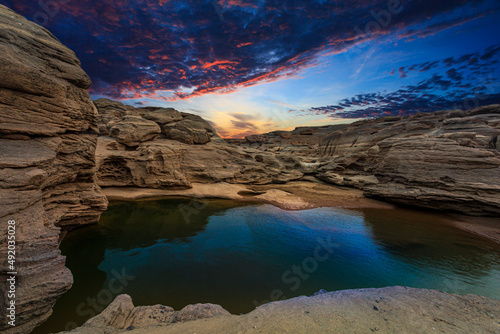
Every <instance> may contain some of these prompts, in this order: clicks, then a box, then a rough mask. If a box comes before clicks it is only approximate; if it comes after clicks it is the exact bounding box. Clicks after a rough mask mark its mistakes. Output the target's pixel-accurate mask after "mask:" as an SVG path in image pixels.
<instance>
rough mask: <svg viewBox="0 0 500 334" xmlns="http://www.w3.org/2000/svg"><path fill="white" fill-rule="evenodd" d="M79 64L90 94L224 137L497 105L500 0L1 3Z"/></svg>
mask: <svg viewBox="0 0 500 334" xmlns="http://www.w3.org/2000/svg"><path fill="white" fill-rule="evenodd" d="M0 4H3V5H6V6H7V7H9V8H11V9H14V10H15V11H17V12H18V13H20V14H22V15H24V16H26V17H27V18H28V19H30V20H32V21H34V22H36V23H38V24H40V25H42V26H44V27H46V28H47V29H49V30H50V31H51V32H52V33H53V34H54V35H55V36H56V37H57V38H58V39H59V40H60V41H61V42H62V43H64V44H65V45H67V46H68V47H69V48H71V49H72V50H73V51H75V53H76V55H77V56H78V58H79V59H80V60H81V62H82V67H83V69H84V70H85V71H86V72H87V73H88V74H89V76H90V77H91V79H92V81H93V86H92V88H91V89H90V94H91V96H92V98H94V99H96V98H100V97H106V98H111V99H115V100H120V101H122V102H123V103H126V104H129V105H133V106H135V107H143V106H164V107H174V108H176V109H178V110H180V111H183V112H189V113H194V114H197V115H200V116H202V117H203V118H205V119H206V120H208V121H210V122H211V124H212V125H214V126H215V128H216V129H217V131H218V132H219V134H220V135H221V136H223V137H233V138H240V137H244V136H247V135H251V134H256V133H265V132H269V131H273V130H278V129H284V130H290V129H293V128H295V127H297V126H310V125H315V126H320V125H328V124H338V123H349V122H353V121H356V120H359V119H363V118H374V117H381V116H390V115H399V116H403V115H410V114H414V113H416V112H434V111H436V110H442V109H457V108H458V109H472V108H475V107H477V106H480V105H486V104H491V103H500V1H498V0H476V1H471V0H467V1H466V0H432V1H428V0H425V1H424V0H351V1H343V0H330V1H328V0H307V1H306V0H252V1H250V0H182V1H181V0H99V1H90V0H89V1H81V0H39V1H32V0H0Z"/></svg>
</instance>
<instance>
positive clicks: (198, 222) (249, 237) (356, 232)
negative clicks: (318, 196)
mask: <svg viewBox="0 0 500 334" xmlns="http://www.w3.org/2000/svg"><path fill="white" fill-rule="evenodd" d="M205 203H206V204H207V205H205V206H204V207H200V205H198V203H197V202H192V201H191V200H189V199H169V200H160V201H144V202H134V203H113V204H112V205H110V207H109V210H108V211H107V212H105V213H104V214H103V216H102V218H101V221H100V223H99V225H97V226H91V227H86V228H82V229H79V230H76V231H74V232H71V233H69V234H68V235H67V236H66V238H65V239H64V241H63V242H62V244H61V250H62V252H63V254H64V255H66V256H67V266H68V267H69V268H70V269H71V271H72V272H73V275H74V280H75V282H74V285H73V287H72V288H71V289H70V290H69V291H68V292H67V293H66V294H64V295H63V296H62V297H61V298H60V299H59V300H58V302H57V304H56V306H55V308H54V314H53V315H52V317H51V318H50V319H49V320H48V321H47V322H46V323H45V324H44V325H43V326H41V327H39V328H38V329H37V330H36V331H35V333H49V332H58V331H62V330H65V329H69V328H71V327H74V326H76V325H81V324H82V323H83V322H85V321H86V320H87V319H88V318H89V317H91V316H92V315H94V314H95V313H96V312H100V311H101V310H102V309H103V308H104V307H105V306H106V305H107V304H108V303H109V302H110V301H111V300H112V298H114V296H116V295H117V294H120V293H127V294H129V295H131V296H132V298H133V300H134V304H135V305H153V304H163V305H168V306H172V307H174V308H175V309H177V310H178V309H180V308H182V307H184V306H186V305H188V304H192V303H199V302H210V303H215V304H220V305H222V306H223V307H224V308H225V309H227V310H228V311H230V312H232V313H235V314H239V313H246V312H249V311H251V310H253V309H254V308H255V306H256V305H259V304H261V303H263V302H267V301H269V300H270V299H272V298H277V297H280V296H281V298H291V297H295V296H299V295H311V294H313V293H315V292H316V291H318V290H320V289H325V290H328V291H333V290H341V289H351V288H367V287H384V286H389V285H404V286H412V287H419V288H432V289H439V290H444V291H447V292H453V293H458V294H465V293H474V294H480V295H484V296H488V297H491V298H496V299H500V248H499V247H498V246H497V245H496V244H494V243H491V242H489V241H488V240H485V239H482V238H479V237H475V236H474V235H471V234H468V233H465V232H462V231H460V230H457V229H454V228H453V227H450V226H447V225H446V224H444V223H443V222H442V218H441V216H439V215H436V214H430V213H422V212H417V211H411V210H404V209H397V210H376V209H371V210H362V211H347V210H339V209H334V208H320V209H314V210H306V211H284V210H281V209H279V208H276V207H273V206H271V205H242V204H241V203H236V202H233V201H225V200H210V201H206V202H205Z"/></svg>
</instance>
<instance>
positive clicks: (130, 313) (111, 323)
mask: <svg viewBox="0 0 500 334" xmlns="http://www.w3.org/2000/svg"><path fill="white" fill-rule="evenodd" d="M229 315H231V314H230V313H229V312H228V311H226V310H224V309H223V308H222V307H221V306H220V305H215V304H196V305H188V306H186V307H184V308H183V309H182V310H180V311H174V309H173V308H171V307H168V306H163V305H154V306H137V307H135V306H134V304H133V302H132V298H130V296H129V295H119V296H117V297H116V298H115V300H114V301H113V302H112V303H111V304H109V305H108V307H107V308H106V309H105V310H104V311H102V313H100V314H99V315H97V316H95V317H93V318H91V319H90V320H88V321H87V322H86V323H85V324H84V325H83V326H82V328H84V329H85V330H88V331H90V332H91V331H94V330H95V331H100V330H102V329H106V330H108V331H114V330H117V329H127V330H132V329H134V328H141V327H147V326H154V325H168V324H173V323H178V322H186V321H193V320H198V319H206V318H211V317H218V316H229Z"/></svg>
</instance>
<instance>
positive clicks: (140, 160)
mask: <svg viewBox="0 0 500 334" xmlns="http://www.w3.org/2000/svg"><path fill="white" fill-rule="evenodd" d="M95 105H96V106H97V108H98V110H99V115H100V116H99V119H100V120H101V122H103V123H104V122H107V124H102V123H101V124H100V127H101V128H107V129H108V128H109V129H110V130H111V131H110V132H108V134H109V135H108V136H101V137H99V144H98V148H97V165H98V180H99V184H100V185H101V186H106V187H110V186H115V187H123V186H128V187H131V186H136V187H144V188H157V189H164V188H179V187H181V188H189V187H191V184H192V183H217V182H228V183H239V184H266V183H286V182H289V181H291V180H297V179H300V178H301V177H302V176H303V175H304V173H303V170H302V169H303V167H301V162H300V161H299V160H298V159H296V158H295V157H293V156H292V155H290V154H274V153H271V152H263V151H261V150H258V149H252V148H243V147H237V146H234V145H229V144H228V143H226V142H225V141H224V140H222V139H221V138H220V137H219V136H218V135H217V133H216V131H215V130H214V129H213V128H212V126H211V125H210V124H209V123H208V122H206V121H205V120H203V119H202V118H201V117H199V116H196V115H191V114H187V113H179V112H177V111H176V110H175V109H165V108H133V107H130V106H125V105H123V104H121V103H118V102H112V101H109V100H103V99H100V100H96V101H95ZM110 115H112V117H110ZM132 115H136V116H132ZM132 117H133V122H135V123H136V124H139V123H141V124H142V123H143V122H151V123H154V124H157V126H159V127H161V129H162V131H161V132H162V135H160V136H158V137H156V138H153V139H148V138H145V137H143V140H136V141H128V142H125V141H124V140H122V139H121V137H119V136H118V135H117V134H116V132H114V131H113V129H115V128H116V127H117V126H118V125H120V124H123V123H124V122H129V120H130V119H131V118H132ZM140 119H142V121H141V120H140ZM146 119H147V120H146ZM151 128H152V126H151ZM121 130H122V132H121V133H120V136H123V137H125V138H129V137H131V136H135V134H134V132H137V131H136V128H135V127H133V126H130V127H124V126H122V127H121ZM128 132H131V133H128Z"/></svg>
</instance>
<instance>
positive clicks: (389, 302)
mask: <svg viewBox="0 0 500 334" xmlns="http://www.w3.org/2000/svg"><path fill="white" fill-rule="evenodd" d="M105 312H106V311H105ZM195 314H196V313H195ZM498 319H500V301H498V300H495V299H489V298H486V297H481V296H475V295H464V296H459V295H454V294H449V293H445V292H440V291H435V290H426V289H414V288H407V287H398V286H396V287H386V288H381V289H359V290H343V291H336V292H323V291H320V292H318V293H316V294H315V295H313V296H310V297H306V296H301V297H297V298H292V299H288V300H280V301H276V302H273V303H268V304H264V305H262V306H259V307H258V308H257V309H255V310H254V311H252V312H250V313H248V314H244V315H229V314H227V313H224V312H220V313H219V312H217V313H215V314H213V316H211V317H208V318H203V319H199V320H191V321H185V322H176V323H166V322H164V321H163V319H158V320H157V321H155V322H154V323H149V324H148V325H144V326H141V325H137V326H133V327H129V328H128V330H127V333H132V334H146V333H147V334H157V333H158V334H160V333H161V334H168V333H172V334H174V333H198V334H211V333H303V334H309V333H372V332H375V333H377V332H379V333H434V332H435V333H457V334H468V333H492V334H493V333H498V332H499V331H500V323H499V322H498ZM89 321H92V319H91V320H89ZM122 332H123V331H122V330H120V329H117V328H113V327H109V326H108V327H102V326H93V327H91V326H87V324H86V325H84V326H82V327H80V328H77V329H75V330H73V331H72V332H71V333H75V334H77V333H78V334H102V333H122Z"/></svg>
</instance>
